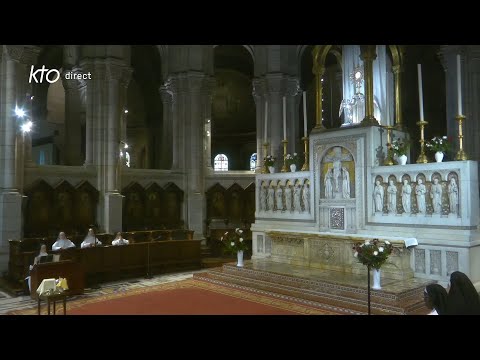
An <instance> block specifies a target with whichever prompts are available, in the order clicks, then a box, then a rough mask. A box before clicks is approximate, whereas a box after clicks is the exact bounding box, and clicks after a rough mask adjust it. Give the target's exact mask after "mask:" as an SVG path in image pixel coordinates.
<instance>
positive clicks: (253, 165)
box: [250, 153, 257, 171]
mask: <svg viewBox="0 0 480 360" xmlns="http://www.w3.org/2000/svg"><path fill="white" fill-rule="evenodd" d="M256 167H257V153H253V154H252V156H250V171H255V168H256Z"/></svg>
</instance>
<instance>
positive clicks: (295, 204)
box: [293, 183, 302, 212]
mask: <svg viewBox="0 0 480 360" xmlns="http://www.w3.org/2000/svg"><path fill="white" fill-rule="evenodd" d="M301 191H302V185H300V184H298V183H297V184H296V185H295V189H294V190H293V207H294V210H295V211H298V212H301V211H302V205H301V204H300V196H301Z"/></svg>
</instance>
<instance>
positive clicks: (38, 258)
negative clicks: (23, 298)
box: [25, 244, 48, 293]
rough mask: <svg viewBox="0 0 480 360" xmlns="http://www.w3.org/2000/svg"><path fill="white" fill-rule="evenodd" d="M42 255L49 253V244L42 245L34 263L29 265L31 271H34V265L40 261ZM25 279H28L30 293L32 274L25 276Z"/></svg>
mask: <svg viewBox="0 0 480 360" xmlns="http://www.w3.org/2000/svg"><path fill="white" fill-rule="evenodd" d="M42 256H48V254H47V245H45V244H42V246H40V252H39V253H38V255H37V256H35V259H33V265H30V267H29V270H30V271H32V269H33V267H34V266H35V265H37V264H38V263H39V262H40V258H41V257H42ZM25 281H26V282H27V284H28V291H29V293H30V291H31V277H30V275H28V276H27V277H26V278H25Z"/></svg>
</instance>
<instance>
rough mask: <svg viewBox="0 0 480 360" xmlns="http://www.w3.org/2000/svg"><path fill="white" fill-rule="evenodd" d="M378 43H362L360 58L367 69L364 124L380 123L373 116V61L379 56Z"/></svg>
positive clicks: (365, 69)
mask: <svg viewBox="0 0 480 360" xmlns="http://www.w3.org/2000/svg"><path fill="white" fill-rule="evenodd" d="M376 49H377V46H376V45H360V51H361V54H360V58H361V59H362V60H363V67H364V71H365V118H364V119H363V120H362V122H361V124H362V126H371V125H378V121H377V119H375V116H373V61H374V60H375V59H376V58H377V52H376Z"/></svg>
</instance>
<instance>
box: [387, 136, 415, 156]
mask: <svg viewBox="0 0 480 360" xmlns="http://www.w3.org/2000/svg"><path fill="white" fill-rule="evenodd" d="M387 146H388V148H389V150H390V151H393V153H394V154H395V155H397V156H402V155H407V152H408V149H410V142H409V141H408V139H400V138H399V139H394V140H393V141H392V143H391V144H387Z"/></svg>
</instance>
